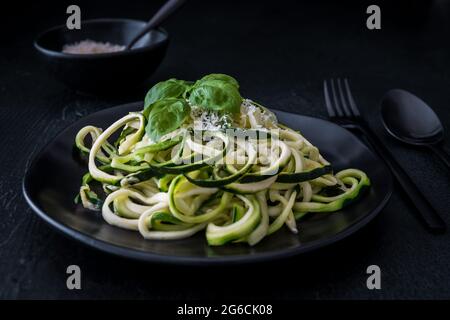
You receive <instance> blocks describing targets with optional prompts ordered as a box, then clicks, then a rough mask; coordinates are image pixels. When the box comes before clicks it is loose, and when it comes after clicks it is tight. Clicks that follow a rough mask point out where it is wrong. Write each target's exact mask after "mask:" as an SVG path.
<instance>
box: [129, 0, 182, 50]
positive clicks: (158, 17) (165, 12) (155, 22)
mask: <svg viewBox="0 0 450 320" xmlns="http://www.w3.org/2000/svg"><path fill="white" fill-rule="evenodd" d="M185 2H186V0H169V1H167V2H166V3H165V4H164V5H163V6H162V7H161V8H160V9H159V10H158V12H156V13H155V15H154V16H153V17H152V18H151V19H150V21H149V22H148V23H147V24H146V25H145V27H144V28H143V29H142V30H141V31H140V32H139V33H138V34H137V35H136V36H134V38H133V39H132V40H131V41H130V43H128V45H127V46H126V50H129V49H131V48H132V47H133V45H134V44H135V43H136V42H137V41H138V40H139V39H140V38H142V37H143V36H144V35H145V34H146V33H147V32H149V31H150V30H152V29H155V28H157V27H158V26H159V25H160V24H161V23H163V21H164V20H166V18H167V17H169V16H170V15H171V14H172V13H173V12H175V11H176V10H177V9H178V8H179V7H181V5H182V4H183V3H185Z"/></svg>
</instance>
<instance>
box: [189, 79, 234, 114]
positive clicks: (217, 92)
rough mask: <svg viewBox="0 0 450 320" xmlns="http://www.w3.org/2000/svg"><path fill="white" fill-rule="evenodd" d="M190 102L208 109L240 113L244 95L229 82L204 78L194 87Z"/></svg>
mask: <svg viewBox="0 0 450 320" xmlns="http://www.w3.org/2000/svg"><path fill="white" fill-rule="evenodd" d="M189 103H190V104H191V105H192V106H199V107H201V108H204V109H207V110H212V111H221V112H230V113H239V111H240V108H241V103H242V97H241V95H240V94H239V90H238V88H237V87H236V86H235V85H233V84H230V83H229V82H225V81H222V80H214V79H213V80H204V81H199V82H197V83H196V84H195V85H194V87H193V88H192V90H191V92H190V96H189Z"/></svg>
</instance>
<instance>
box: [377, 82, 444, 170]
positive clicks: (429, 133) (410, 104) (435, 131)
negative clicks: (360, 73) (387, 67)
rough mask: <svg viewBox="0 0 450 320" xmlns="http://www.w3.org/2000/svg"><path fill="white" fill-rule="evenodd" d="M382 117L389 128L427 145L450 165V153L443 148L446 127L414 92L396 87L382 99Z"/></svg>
mask: <svg viewBox="0 0 450 320" xmlns="http://www.w3.org/2000/svg"><path fill="white" fill-rule="evenodd" d="M381 117H382V120H383V125H384V127H385V128H386V130H387V131H388V132H389V133H390V134H391V135H392V136H393V137H395V138H397V139H398V140H400V141H403V142H405V143H408V144H412V145H420V146H425V147H428V148H429V149H430V150H431V151H433V152H434V153H435V154H436V155H437V156H438V157H439V158H440V159H441V160H442V162H443V163H444V164H445V165H446V166H447V169H450V156H449V155H448V154H447V153H446V151H445V150H444V149H443V148H442V143H441V142H442V141H443V139H444V128H443V127H442V124H441V121H440V120H439V118H438V117H437V115H436V114H435V113H434V111H433V110H432V109H431V108H430V107H429V106H428V105H427V104H426V103H425V102H424V101H423V100H421V99H420V98H418V97H417V96H415V95H413V94H412V93H410V92H408V91H405V90H401V89H394V90H390V91H388V92H387V93H386V94H385V95H384V97H383V99H382V101H381Z"/></svg>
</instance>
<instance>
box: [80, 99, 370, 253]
mask: <svg viewBox="0 0 450 320" xmlns="http://www.w3.org/2000/svg"><path fill="white" fill-rule="evenodd" d="M202 117H203V116H202ZM202 117H200V118H202ZM200 118H196V115H194V112H193V115H192V117H191V118H190V120H189V121H186V123H185V124H184V125H183V126H182V127H181V128H179V129H177V130H175V131H173V132H171V133H170V134H168V135H166V136H164V137H163V138H161V139H160V140H159V141H151V139H149V137H148V136H147V135H146V134H145V125H146V119H145V117H144V116H143V114H142V112H135V113H129V114H128V115H126V116H124V117H123V118H121V119H119V120H117V121H116V122H115V123H113V124H112V125H111V126H110V127H108V128H107V129H106V130H104V131H103V130H102V129H100V128H97V127H95V126H86V127H84V128H82V129H81V130H80V131H79V132H78V134H77V136H76V141H75V142H76V146H77V148H78V149H79V150H80V151H81V152H82V153H83V154H85V155H87V157H88V166H89V172H88V173H87V174H86V175H85V176H84V177H83V180H82V185H81V187H80V192H79V195H78V196H77V198H78V200H79V201H80V202H81V203H82V205H83V206H84V207H85V208H88V209H92V210H101V212H102V216H103V218H104V219H105V220H106V221H107V222H108V223H109V224H111V225H114V226H118V227H121V228H125V229H130V230H135V231H138V232H139V233H140V234H141V235H142V236H143V237H144V238H146V239H158V240H169V239H182V238H186V237H190V236H192V235H193V234H195V233H197V232H198V231H200V230H204V229H206V239H207V242H208V244H209V245H223V244H225V243H228V242H246V243H248V244H249V245H255V244H256V243H258V242H259V241H261V240H262V239H263V238H264V237H266V236H268V235H270V234H272V233H274V232H276V231H278V230H279V229H280V228H282V227H283V226H286V227H287V228H288V229H289V230H290V231H292V232H294V233H297V232H298V229H297V228H298V227H297V222H298V220H299V219H301V218H302V217H304V216H305V214H307V213H310V212H311V213H313V212H333V211H337V210H339V209H341V208H342V207H343V206H344V205H346V204H347V203H349V202H351V201H352V200H354V199H355V198H356V197H357V196H358V195H359V194H360V193H361V191H362V189H364V188H365V187H368V186H369V185H370V181H369V178H368V177H367V175H366V174H365V173H364V172H362V171H360V170H357V169H346V170H342V171H340V172H337V173H335V174H333V171H332V168H331V166H330V164H329V163H328V162H327V161H326V160H325V159H324V158H323V157H322V155H321V154H320V152H319V150H318V149H317V148H316V147H315V146H313V145H312V144H311V143H310V142H309V141H308V140H306V139H305V137H303V136H302V135H301V134H300V133H299V132H297V131H294V130H292V129H290V128H288V127H286V126H284V125H282V124H279V123H278V122H277V119H276V117H275V115H274V114H273V113H272V112H270V111H269V110H268V109H266V108H264V107H263V106H261V105H259V104H258V103H256V102H253V101H251V100H248V99H244V100H243V102H242V105H241V113H240V115H238V116H236V117H234V118H233V119H232V123H231V124H230V123H228V124H227V126H228V128H232V129H237V130H240V132H241V133H242V132H244V133H247V136H248V137H247V138H245V139H234V138H233V139H232V138H231V137H230V136H229V135H228V134H227V132H226V130H224V129H221V128H218V129H217V128H213V129H211V128H208V123H207V124H206V129H205V124H204V123H200V126H197V125H196V123H198V120H199V119H200ZM202 119H203V120H202V121H204V119H205V117H203V118H202ZM208 119H209V118H208ZM208 121H209V120H208ZM199 132H200V133H201V134H202V135H205V136H208V137H209V138H208V139H202V140H201V141H197V140H195V139H194V138H193V136H194V135H195V134H198V133H199ZM114 134H116V136H117V135H118V138H117V139H116V141H115V142H109V141H108V139H111V138H112V136H113V135H114ZM89 136H90V139H88V138H87V137H89ZM87 140H89V142H88V141H87ZM88 145H90V146H88ZM226 149H228V150H231V151H228V152H224V150H226ZM229 155H231V156H232V158H234V159H240V162H239V163H238V164H236V163H235V162H236V161H235V162H233V161H228V160H227V159H228V158H227V156H229ZM186 160H189V161H186ZM100 193H104V194H105V195H106V199H104V200H102V199H101V197H100V196H98V194H100ZM102 198H103V197H102ZM299 225H300V224H299Z"/></svg>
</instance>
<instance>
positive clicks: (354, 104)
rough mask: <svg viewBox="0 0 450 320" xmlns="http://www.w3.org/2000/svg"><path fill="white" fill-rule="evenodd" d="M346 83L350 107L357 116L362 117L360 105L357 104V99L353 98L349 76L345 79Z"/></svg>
mask: <svg viewBox="0 0 450 320" xmlns="http://www.w3.org/2000/svg"><path fill="white" fill-rule="evenodd" d="M344 85H345V91H346V92H347V99H348V102H349V104H350V108H351V109H352V112H353V114H354V115H355V116H356V117H360V116H361V114H360V112H359V109H358V107H357V106H356V103H355V100H353V96H352V92H351V91H350V85H349V84H348V80H347V78H345V79H344Z"/></svg>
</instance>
